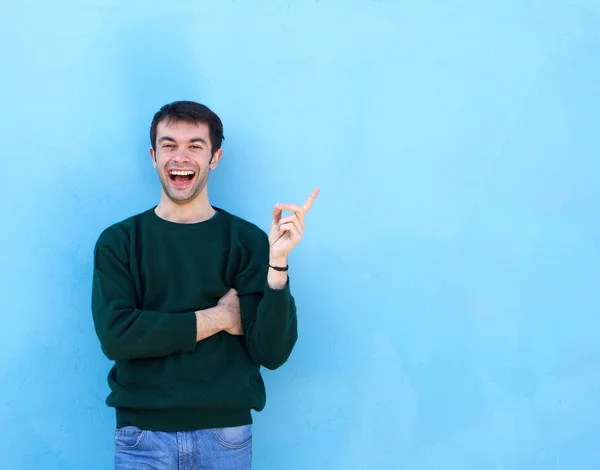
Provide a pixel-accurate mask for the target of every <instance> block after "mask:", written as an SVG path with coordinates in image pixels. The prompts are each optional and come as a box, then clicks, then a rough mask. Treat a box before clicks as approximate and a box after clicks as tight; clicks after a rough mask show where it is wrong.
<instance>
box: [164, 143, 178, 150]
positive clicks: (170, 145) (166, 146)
mask: <svg viewBox="0 0 600 470" xmlns="http://www.w3.org/2000/svg"><path fill="white" fill-rule="evenodd" d="M171 147H175V146H174V145H173V144H164V145H163V146H162V148H164V149H166V148H171Z"/></svg>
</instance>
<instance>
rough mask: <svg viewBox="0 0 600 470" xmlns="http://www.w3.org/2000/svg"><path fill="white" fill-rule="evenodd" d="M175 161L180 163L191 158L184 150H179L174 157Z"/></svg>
mask: <svg viewBox="0 0 600 470" xmlns="http://www.w3.org/2000/svg"><path fill="white" fill-rule="evenodd" d="M173 161H175V162H179V163H182V162H187V161H189V157H188V155H187V153H186V151H185V149H184V148H178V149H177V151H176V152H175V155H174V156H173Z"/></svg>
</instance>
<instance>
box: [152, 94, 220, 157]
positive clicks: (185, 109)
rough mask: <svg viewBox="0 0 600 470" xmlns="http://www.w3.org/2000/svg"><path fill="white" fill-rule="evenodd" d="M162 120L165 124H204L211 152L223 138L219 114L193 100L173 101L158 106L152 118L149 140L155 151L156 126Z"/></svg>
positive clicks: (218, 147) (216, 148)
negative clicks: (208, 136) (206, 128)
mask: <svg viewBox="0 0 600 470" xmlns="http://www.w3.org/2000/svg"><path fill="white" fill-rule="evenodd" d="M163 121H164V122H165V124H168V123H169V122H171V121H174V122H181V121H183V122H188V123H191V124H200V123H204V124H206V125H207V126H208V130H209V135H210V145H211V151H212V153H213V154H214V153H215V152H216V151H217V150H219V149H220V148H221V144H222V143H223V140H225V137H224V136H223V123H222V122H221V119H220V118H219V116H217V115H216V114H215V113H214V112H213V111H212V110H210V109H209V108H208V107H206V106H205V105H203V104H200V103H196V102H194V101H174V102H172V103H168V104H165V105H164V106H163V107H162V108H160V109H159V110H158V112H157V113H156V114H155V115H154V118H153V119H152V124H151V125H150V142H151V144H152V148H153V149H154V151H156V128H157V127H158V124H159V123H161V122H163Z"/></svg>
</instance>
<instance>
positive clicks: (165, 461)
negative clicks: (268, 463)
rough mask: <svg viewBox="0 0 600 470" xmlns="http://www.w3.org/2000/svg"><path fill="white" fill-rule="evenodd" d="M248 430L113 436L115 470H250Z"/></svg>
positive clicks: (127, 431)
mask: <svg viewBox="0 0 600 470" xmlns="http://www.w3.org/2000/svg"><path fill="white" fill-rule="evenodd" d="M251 468H252V426H251V425H247V426H238V427H232V428H218V429H204V430H200V431H190V432H156V431H142V430H141V429H139V428H136V427H134V426H126V427H124V428H119V429H117V430H116V432H115V470H250V469H251Z"/></svg>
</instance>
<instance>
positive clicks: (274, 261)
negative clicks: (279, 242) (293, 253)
mask: <svg viewBox="0 0 600 470" xmlns="http://www.w3.org/2000/svg"><path fill="white" fill-rule="evenodd" d="M287 262H288V261H287V256H273V255H270V256H269V264H270V265H271V266H276V267H278V268H285V267H286V266H287Z"/></svg>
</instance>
